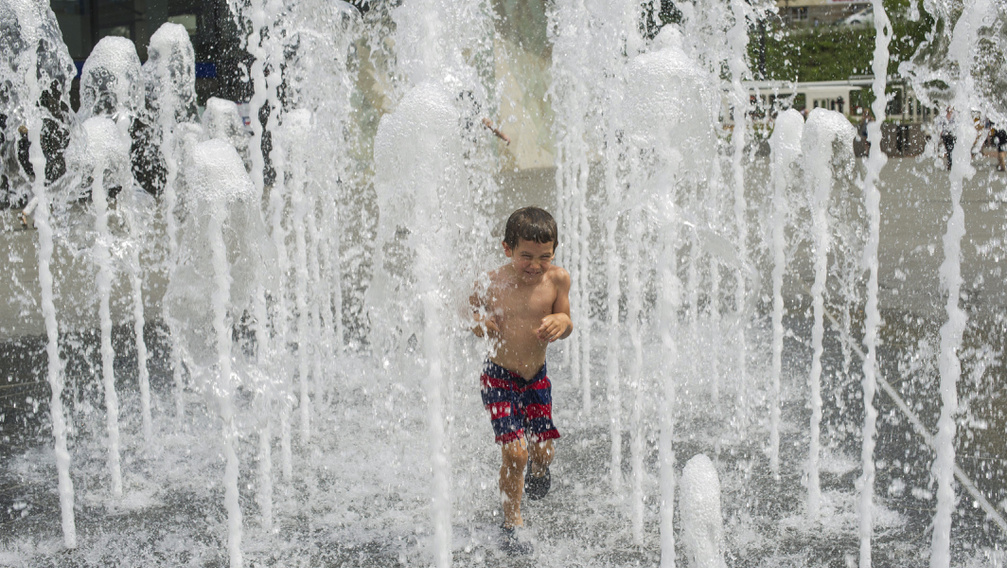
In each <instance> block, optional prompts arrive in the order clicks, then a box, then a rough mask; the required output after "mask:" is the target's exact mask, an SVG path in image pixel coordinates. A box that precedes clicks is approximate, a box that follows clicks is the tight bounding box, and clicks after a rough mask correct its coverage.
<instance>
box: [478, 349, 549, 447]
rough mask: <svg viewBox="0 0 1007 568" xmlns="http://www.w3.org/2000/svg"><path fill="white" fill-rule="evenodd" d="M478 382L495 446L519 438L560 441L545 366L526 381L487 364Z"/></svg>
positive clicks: (534, 440) (491, 362)
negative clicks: (553, 415) (553, 419)
mask: <svg viewBox="0 0 1007 568" xmlns="http://www.w3.org/2000/svg"><path fill="white" fill-rule="evenodd" d="M479 382H480V383H481V384H482V399H483V406H485V407H486V410H488V411H489V413H490V422H491V423H492V424H493V434H494V435H495V436H496V442H497V443H498V444H506V443H508V442H512V441H514V440H517V439H518V438H520V437H521V436H522V435H524V436H525V437H526V439H527V440H528V441H529V442H544V441H545V440H552V439H554V438H559V431H558V430H557V429H556V425H555V424H553V423H552V383H551V382H549V377H548V376H547V375H546V370H545V365H544V364H543V365H542V368H541V369H539V371H538V373H536V375H535V376H534V377H532V379H531V380H530V381H526V380H525V379H524V377H522V376H521V375H519V374H517V373H515V372H513V371H510V370H507V369H505V368H503V367H501V366H500V365H497V364H496V363H494V362H493V361H486V365H485V366H484V367H483V374H482V376H481V377H480V378H479ZM525 431H527V433H526V432H525Z"/></svg>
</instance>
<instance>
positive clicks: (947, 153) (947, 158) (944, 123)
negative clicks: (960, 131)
mask: <svg viewBox="0 0 1007 568" xmlns="http://www.w3.org/2000/svg"><path fill="white" fill-rule="evenodd" d="M956 122H957V117H956V115H955V109H954V108H952V107H948V110H947V113H945V115H944V117H942V118H939V119H937V127H938V131H939V132H940V133H941V143H942V144H943V145H944V164H945V165H946V166H947V168H948V169H949V170H950V169H951V152H953V151H954V149H955V138H956V135H955V126H956V125H955V123H956Z"/></svg>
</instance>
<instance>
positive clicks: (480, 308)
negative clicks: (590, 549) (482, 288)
mask: <svg viewBox="0 0 1007 568" xmlns="http://www.w3.org/2000/svg"><path fill="white" fill-rule="evenodd" d="M469 305H471V306H472V319H474V320H475V322H476V324H475V325H474V326H473V327H472V333H474V334H475V335H476V337H483V336H484V335H486V334H487V333H489V336H490V337H496V335H497V334H499V333H500V328H499V327H497V324H496V322H495V321H493V318H491V317H488V316H487V315H486V302H485V301H483V298H482V296H481V295H480V294H479V289H478V286H477V287H476V291H475V292H472V295H471V296H469Z"/></svg>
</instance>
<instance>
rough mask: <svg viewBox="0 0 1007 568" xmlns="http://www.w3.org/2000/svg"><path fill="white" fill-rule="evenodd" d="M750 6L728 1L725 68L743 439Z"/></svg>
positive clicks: (738, 398)
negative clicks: (729, 111) (729, 25)
mask: <svg viewBox="0 0 1007 568" xmlns="http://www.w3.org/2000/svg"><path fill="white" fill-rule="evenodd" d="M751 11H752V10H751V7H750V6H749V5H748V3H747V2H745V1H744V0H731V13H732V15H733V16H734V26H733V27H732V28H731V30H730V31H729V32H728V34H727V37H728V40H727V42H728V48H729V49H728V54H727V55H728V58H727V66H728V69H730V71H731V92H732V95H733V98H734V105H733V110H732V115H731V118H732V119H733V120H734V130H733V131H732V132H731V143H732V145H733V146H734V150H733V153H732V155H731V184H732V186H733V188H734V222H735V225H736V230H737V237H736V238H737V243H736V246H737V247H738V259H739V266H738V268H737V270H736V271H735V278H736V279H737V282H736V283H735V288H734V309H735V314H736V317H737V321H736V322H735V325H736V327H737V329H736V330H735V332H736V337H735V341H736V342H737V345H736V350H735V373H736V377H735V378H734V380H735V381H736V382H737V389H738V392H737V395H736V397H735V417H736V420H737V424H736V425H735V426H736V428H737V429H738V432H739V433H740V435H741V437H742V438H744V436H745V430H746V429H747V423H748V398H749V397H748V340H747V338H746V332H747V330H748V322H747V314H746V313H745V306H746V305H747V303H748V300H747V290H746V280H747V268H748V219H747V216H748V202H747V201H746V199H745V166H744V158H745V141H746V137H747V131H748V107H749V99H748V89H747V88H745V86H744V85H743V84H742V81H743V80H745V79H748V78H750V76H751V71H750V70H749V69H748V20H749V17H750V16H751Z"/></svg>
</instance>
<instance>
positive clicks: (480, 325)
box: [472, 315, 500, 337]
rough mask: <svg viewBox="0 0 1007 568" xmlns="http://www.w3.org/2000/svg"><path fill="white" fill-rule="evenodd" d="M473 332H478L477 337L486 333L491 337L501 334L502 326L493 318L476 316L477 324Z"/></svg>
mask: <svg viewBox="0 0 1007 568" xmlns="http://www.w3.org/2000/svg"><path fill="white" fill-rule="evenodd" d="M472 333H474V334H476V337H483V336H484V335H489V336H490V337H499V336H500V327H499V326H498V325H497V322H496V321H494V320H493V318H480V317H479V316H478V315H477V316H476V326H475V327H473V328H472Z"/></svg>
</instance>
